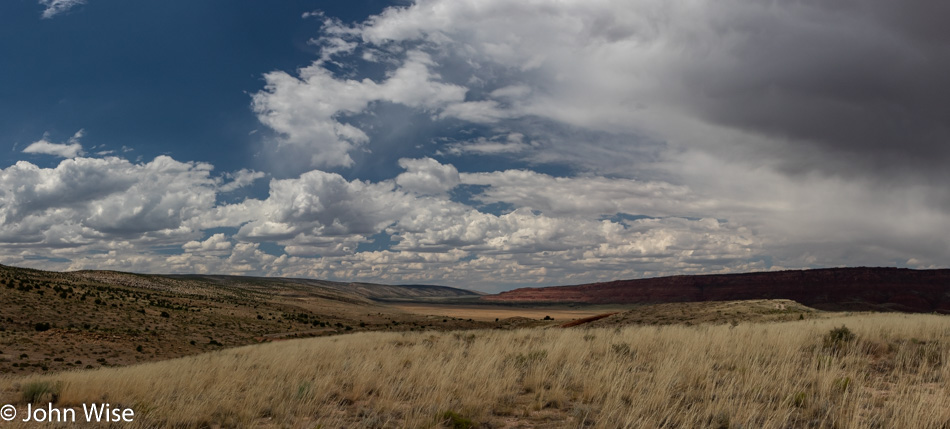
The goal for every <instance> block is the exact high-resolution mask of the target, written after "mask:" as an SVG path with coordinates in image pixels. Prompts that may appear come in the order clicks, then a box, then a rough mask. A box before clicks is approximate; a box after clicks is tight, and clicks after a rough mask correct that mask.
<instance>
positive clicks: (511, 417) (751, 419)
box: [4, 314, 950, 428]
mask: <svg viewBox="0 0 950 429" xmlns="http://www.w3.org/2000/svg"><path fill="white" fill-rule="evenodd" d="M842 325H844V326H846V327H847V328H848V330H850V331H851V332H853V334H854V338H853V339H851V340H849V339H848V337H847V335H838V337H837V338H834V337H829V333H830V332H831V331H832V330H833V329H834V328H840V327H841V326H842ZM838 332H839V334H841V333H842V332H844V331H842V330H839V331H838ZM948 353H950V318H947V317H945V316H937V315H901V314H867V315H854V316H841V317H833V318H827V319H820V320H804V321H798V322H785V323H761V324H740V325H738V326H729V325H716V326H712V325H700V326H663V327H649V326H645V327H644V326H640V327H638V326H633V327H625V328H619V329H615V328H601V329H578V328H572V329H534V330H518V331H463V332H454V333H431V332H415V333H359V334H353V335H346V336H338V337H328V338H314V339H305V340H294V341H285V342H277V343H270V344H263V345H256V346H248V347H242V348H236V349H230V350H223V351H219V352H214V353H208V354H203V355H199V356H194V357H188V358H181V359H176V360H171V361H165V362H158V363H150V364H143V365H137V366H132V367H125V368H111V369H100V370H94V371H79V372H70V373H60V374H54V375H49V376H34V377H29V378H20V379H7V380H5V381H4V382H5V384H8V385H13V384H16V385H17V386H19V388H20V389H23V388H25V387H27V386H31V385H35V384H36V383H48V384H50V385H58V386H59V388H58V395H57V397H56V400H57V404H58V405H59V406H79V405H80V404H82V403H91V402H109V403H111V404H112V405H113V406H116V405H123V406H127V407H132V408H133V409H135V411H136V415H137V416H138V418H137V420H136V424H135V425H137V426H140V427H155V426H158V427H200V426H215V425H223V426H230V427H245V426H255V425H268V426H269V425H273V426H283V427H315V426H318V425H320V427H328V428H329V427H411V428H416V427H441V426H442V425H450V426H451V425H455V427H469V425H470V424H478V425H482V426H484V427H515V426H516V425H518V424H523V425H526V427H595V428H661V427H666V428H789V427H815V428H874V427H877V428H944V427H950V406H948V404H950V394H948V392H950V391H948V387H950V372H948V371H950V370H948V366H947V362H948V359H950V354H948ZM447 412H450V413H447Z"/></svg>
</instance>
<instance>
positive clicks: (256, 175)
mask: <svg viewBox="0 0 950 429" xmlns="http://www.w3.org/2000/svg"><path fill="white" fill-rule="evenodd" d="M224 177H225V178H228V179H231V181H230V182H228V183H225V184H223V185H221V186H219V187H218V190H219V191H221V192H231V191H235V190H237V189H240V188H243V187H245V186H249V185H251V184H252V183H254V182H255V181H257V180H259V179H263V178H264V177H267V174H265V173H262V172H260V171H252V170H248V169H246V168H244V169H241V170H238V171H236V172H234V173H225V175H224Z"/></svg>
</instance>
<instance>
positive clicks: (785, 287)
mask: <svg viewBox="0 0 950 429" xmlns="http://www.w3.org/2000/svg"><path fill="white" fill-rule="evenodd" d="M481 299H482V300H485V301H495V302H546V303H560V302H563V303H570V302H576V303H590V304H634V303H661V302H689V301H730V300H745V299H791V300H795V301H798V302H800V303H802V304H804V305H807V306H809V307H814V308H819V309H825V310H897V311H913V312H933V311H936V312H940V313H950V270H910V269H902V268H864V267H862V268H828V269H817V270H803V271H778V272H763V273H749V274H718V275H702V276H674V277H660V278H652V279H639V280H618V281H613V282H606V283H591V284H586V285H577V286H556V287H546V288H522V289H515V290H512V291H508V292H502V293H500V294H497V295H489V296H484V297H482V298H481Z"/></svg>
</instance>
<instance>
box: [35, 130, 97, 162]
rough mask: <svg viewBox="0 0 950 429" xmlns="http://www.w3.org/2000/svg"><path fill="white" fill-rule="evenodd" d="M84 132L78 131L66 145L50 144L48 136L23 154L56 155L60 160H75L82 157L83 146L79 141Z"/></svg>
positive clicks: (36, 142)
mask: <svg viewBox="0 0 950 429" xmlns="http://www.w3.org/2000/svg"><path fill="white" fill-rule="evenodd" d="M84 133H85V132H84V131H83V130H79V131H76V134H73V136H72V137H70V138H69V140H67V141H66V143H50V142H49V141H47V140H46V136H44V137H43V138H42V139H40V140H37V141H35V142H33V143H31V144H30V145H29V146H27V147H26V148H25V149H23V153H38V154H44V155H54V156H58V157H60V158H75V157H77V156H79V155H82V153H83V150H82V144H80V142H79V140H80V139H81V138H82V137H83V134H84Z"/></svg>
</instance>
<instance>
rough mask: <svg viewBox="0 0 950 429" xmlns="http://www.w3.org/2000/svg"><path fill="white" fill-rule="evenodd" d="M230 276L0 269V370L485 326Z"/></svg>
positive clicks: (312, 288) (319, 289) (331, 291)
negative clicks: (299, 339) (358, 334)
mask: <svg viewBox="0 0 950 429" xmlns="http://www.w3.org/2000/svg"><path fill="white" fill-rule="evenodd" d="M231 280H232V281H230V282H221V281H217V280H214V279H208V278H171V277H163V276H148V275H138V274H129V273H118V272H108V271H84V272H78V273H56V272H47V271H37V270H28V269H20V268H13V267H5V266H0V302H2V303H3V305H2V306H0V374H3V373H30V372H42V371H53V370H61V369H72V368H87V367H100V366H113V365H127V364H131V363H136V362H143V361H153V360H162V359H169V358H173V357H179V356H185V355H190V354H197V353H202V352H205V351H209V350H215V349H219V348H222V347H227V346H236V345H245V344H253V343H257V342H260V341H264V340H273V339H283V338H292V337H306V336H319V335H330V334H337V333H344V332H354V331H366V330H409V329H422V328H423V327H426V328H429V329H460V328H473V327H487V326H489V325H487V324H485V323H479V322H474V321H473V322H470V321H468V320H462V319H456V318H438V320H436V319H434V318H431V317H426V316H421V315H414V314H409V313H406V312H403V311H400V310H397V309H393V308H390V307H387V306H385V305H381V304H378V303H376V302H374V301H372V300H370V299H368V298H366V297H364V296H362V295H360V294H358V293H353V292H350V291H347V290H345V289H340V288H335V287H324V286H321V285H319V284H317V283H316V282H314V283H301V282H293V281H290V282H288V281H281V280H280V279H276V280H275V279H255V278H232V279H231ZM38 324H39V325H40V326H39V330H38V327H37V325H38ZM47 324H48V325H49V329H48V330H42V329H44V328H45V326H46V325H47Z"/></svg>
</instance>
